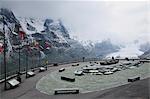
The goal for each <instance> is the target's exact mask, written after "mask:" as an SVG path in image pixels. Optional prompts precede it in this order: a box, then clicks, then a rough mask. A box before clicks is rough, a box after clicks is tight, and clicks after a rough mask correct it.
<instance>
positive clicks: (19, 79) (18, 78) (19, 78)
mask: <svg viewBox="0 0 150 99" xmlns="http://www.w3.org/2000/svg"><path fill="white" fill-rule="evenodd" d="M19 28H20V27H19V25H18V24H17V32H18V34H19ZM20 40H21V39H19V66H18V77H17V80H18V81H19V82H21V77H20V73H21V72H20V54H21V52H20V49H21V47H20V43H21V42H20Z"/></svg>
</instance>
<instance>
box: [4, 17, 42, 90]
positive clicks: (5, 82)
mask: <svg viewBox="0 0 150 99" xmlns="http://www.w3.org/2000/svg"><path fill="white" fill-rule="evenodd" d="M2 21H3V34H4V38H3V43H4V44H3V48H4V50H3V53H4V54H3V57H4V58H3V62H4V89H5V90H7V62H6V45H7V44H6V32H5V25H6V24H7V23H6V22H5V17H4V16H2ZM7 28H9V27H8V26H7ZM19 28H20V26H19V25H17V32H18V34H19ZM9 30H10V32H12V31H11V29H10V28H9ZM20 40H21V39H19V52H18V55H19V60H18V62H19V63H18V72H17V80H18V81H19V82H21V60H20V55H21V47H22V46H21V42H20ZM28 46H29V42H28V41H27V43H26V78H27V72H28V50H27V49H28ZM39 65H40V50H39Z"/></svg>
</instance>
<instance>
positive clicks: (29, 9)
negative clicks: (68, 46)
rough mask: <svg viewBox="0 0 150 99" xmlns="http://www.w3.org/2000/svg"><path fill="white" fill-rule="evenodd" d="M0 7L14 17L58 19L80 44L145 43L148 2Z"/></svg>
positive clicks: (7, 4)
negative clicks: (106, 41) (8, 9)
mask: <svg viewBox="0 0 150 99" xmlns="http://www.w3.org/2000/svg"><path fill="white" fill-rule="evenodd" d="M2 7H9V8H10V9H12V10H13V11H14V12H15V14H16V15H18V16H23V17H24V16H26V17H40V18H53V19H61V20H62V21H63V22H64V24H65V25H66V26H67V28H68V29H69V31H70V32H71V35H76V36H77V37H78V38H79V39H80V40H92V41H101V40H103V39H107V38H109V39H111V40H112V41H114V42H116V43H118V42H119V43H120V42H121V43H129V42H132V41H134V40H136V39H140V40H147V41H148V39H149V34H150V28H149V27H150V18H149V16H150V3H149V2H148V1H145V2H140V1H137V2H129V1H128V2H125V1H124V2H108V1H107V2H104V1H101V2H96V1H93V2H91V1H90V2H89V1H70V2H69V1H38V2H35V1H13V2H11V1H6V2H4V1H3V4H2ZM145 37H146V38H145ZM144 38H145V39H144Z"/></svg>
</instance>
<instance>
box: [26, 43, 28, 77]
mask: <svg viewBox="0 0 150 99" xmlns="http://www.w3.org/2000/svg"><path fill="white" fill-rule="evenodd" d="M26 47H27V48H26V49H27V52H26V78H27V76H28V75H27V72H28V45H27V46H26Z"/></svg>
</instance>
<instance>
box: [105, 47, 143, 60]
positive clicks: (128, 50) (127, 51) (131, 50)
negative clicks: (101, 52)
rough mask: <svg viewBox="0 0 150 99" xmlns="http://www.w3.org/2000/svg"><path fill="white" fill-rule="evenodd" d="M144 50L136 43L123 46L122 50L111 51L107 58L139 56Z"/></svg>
mask: <svg viewBox="0 0 150 99" xmlns="http://www.w3.org/2000/svg"><path fill="white" fill-rule="evenodd" d="M143 53H144V52H142V51H140V50H139V48H138V47H137V46H136V45H128V46H126V47H124V48H121V49H120V51H118V52H115V53H111V54H109V55H107V56H106V58H111V57H115V58H126V57H128V58H138V56H140V55H142V54H143Z"/></svg>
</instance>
